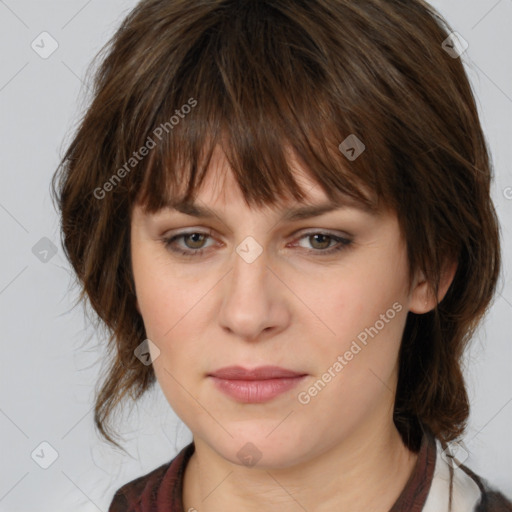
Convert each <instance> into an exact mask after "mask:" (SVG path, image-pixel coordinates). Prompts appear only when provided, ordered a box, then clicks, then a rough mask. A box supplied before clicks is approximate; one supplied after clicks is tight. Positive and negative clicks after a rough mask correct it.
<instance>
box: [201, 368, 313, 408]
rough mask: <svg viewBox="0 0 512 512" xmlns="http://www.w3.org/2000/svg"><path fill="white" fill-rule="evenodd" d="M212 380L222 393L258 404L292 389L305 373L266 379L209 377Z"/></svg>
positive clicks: (244, 401) (248, 402) (238, 399)
mask: <svg viewBox="0 0 512 512" xmlns="http://www.w3.org/2000/svg"><path fill="white" fill-rule="evenodd" d="M211 378H212V379H213V382H214V383H215V385H216V386H217V388H218V389H220V390H221V391H222V392H223V393H225V394H226V395H228V396H230V397H231V398H234V399H235V400H236V401H238V402H242V403H247V404H258V403H262V402H268V401H269V400H272V398H275V397H276V396H278V395H281V394H282V393H285V392H286V391H289V390H290V389H293V388H294V387H295V386H297V385H298V384H299V383H300V382H301V381H302V380H303V379H304V378H305V375H300V376H297V377H287V378H282V379H267V380H230V379H219V378H217V377H211Z"/></svg>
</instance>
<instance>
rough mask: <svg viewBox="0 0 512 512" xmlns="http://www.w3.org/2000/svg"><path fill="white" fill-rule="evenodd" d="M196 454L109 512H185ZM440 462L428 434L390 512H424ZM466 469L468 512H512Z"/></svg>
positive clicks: (183, 456) (131, 487) (137, 485)
mask: <svg viewBox="0 0 512 512" xmlns="http://www.w3.org/2000/svg"><path fill="white" fill-rule="evenodd" d="M194 450H195V446H194V443H193V442H192V443H190V444H189V445H187V446H185V448H183V449H182V450H181V451H180V452H179V453H178V455H177V456H176V457H175V458H174V459H173V460H171V462H168V463H166V464H163V465H162V466H160V467H159V468H157V469H155V470H153V471H151V472H150V473H148V474H147V475H145V476H141V477H139V478H137V479H135V480H132V481H131V482H128V483H127V484H125V485H124V486H123V487H121V488H120V489H119V490H118V491H117V492H116V494H115V495H114V498H113V500H112V503H111V504H110V507H109V509H108V512H185V510H184V508H183V498H182V496H183V475H184V473H185V468H186V466H187V463H188V461H189V459H190V457H191V456H192V454H193V453H194ZM436 458H437V452H436V441H435V438H434V436H433V435H432V434H431V433H429V432H425V433H424V434H423V437H422V441H421V446H420V450H419V452H418V459H417V461H416V465H415V467H414V470H413V472H412V474H411V476H410V478H409V480H408V482H407V484H406V485H405V487H404V489H403V491H402V493H401V494H400V496H399V497H398V499H397V500H396V502H395V504H394V505H393V506H392V507H391V509H390V511H389V512H420V511H421V510H422V509H423V506H424V505H425V501H426V500H427V497H428V494H429V491H430V488H431V484H432V480H433V477H434V469H435V465H436ZM461 467H462V466H461ZM462 469H463V470H464V472H465V473H466V474H467V475H469V476H470V477H471V478H472V479H473V480H474V482H475V483H476V485H477V486H478V488H479V489H480V496H479V499H478V501H477V503H476V505H475V506H474V507H472V508H471V509H468V512H512V503H511V502H510V501H508V500H507V499H506V498H505V496H503V494H501V493H499V492H497V491H494V490H491V489H490V488H489V487H488V486H487V484H486V483H485V481H483V480H482V479H480V478H479V477H478V476H477V475H475V474H474V473H473V472H471V471H470V470H469V469H467V468H465V467H462ZM439 512H444V511H439Z"/></svg>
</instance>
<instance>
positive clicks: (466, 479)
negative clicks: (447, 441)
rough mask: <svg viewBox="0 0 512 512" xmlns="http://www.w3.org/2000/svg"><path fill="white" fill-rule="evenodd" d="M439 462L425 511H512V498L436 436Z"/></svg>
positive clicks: (436, 465) (437, 461)
mask: <svg viewBox="0 0 512 512" xmlns="http://www.w3.org/2000/svg"><path fill="white" fill-rule="evenodd" d="M436 452H437V453H436V463H435V469H434V476H433V479H432V483H431V486H430V492H429V494H428V498H427V501H426V502H425V506H424V508H423V512H439V511H441V510H443V511H444V510H446V511H447V512H448V511H449V512H512V502H511V501H509V500H508V499H507V498H506V497H505V496H504V495H503V494H502V493H501V492H499V491H498V490H497V489H495V488H493V487H492V486H491V485H489V483H488V482H487V481H486V480H485V479H484V478H482V477H480V476H479V475H477V474H475V473H474V472H473V471H471V470H470V469H469V468H468V467H466V466H464V465H463V464H460V463H459V461H458V460H457V458H456V457H454V456H453V455H452V454H450V452H449V451H446V450H443V448H442V446H441V443H440V441H439V440H436Z"/></svg>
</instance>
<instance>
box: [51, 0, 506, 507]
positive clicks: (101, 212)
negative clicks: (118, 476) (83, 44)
mask: <svg viewBox="0 0 512 512" xmlns="http://www.w3.org/2000/svg"><path fill="white" fill-rule="evenodd" d="M462 48H463V47H462V43H461V41H460V39H459V38H458V37H457V35H456V34H452V33H451V31H450V29H449V28H448V26H447V24H446V23H445V22H444V21H443V20H442V18H441V17H440V16H439V15H438V14H437V13H436V12H435V11H434V10H433V9H432V8H431V7H430V6H428V5H427V4H425V3H423V2H421V1H419V0H414V1H407V2H402V1H391V0H388V1H384V0H365V1H362V2H351V1H349V0H309V1H307V2H305V1H299V0H296V1H292V0H259V1H254V0H211V1H207V2H205V1H200V0H186V1H185V0H165V1H164V0H145V1H142V2H141V3H140V4H139V5H138V6H137V7H136V8H135V9H134V11H133V12H132V13H130V15H129V16H128V17H127V18H126V19H125V21H124V22H123V24H122V26H121V27H120V29H119V30H118V32H117V33H116V34H115V36H114V37H113V39H112V41H111V43H110V45H109V46H108V47H107V48H106V54H105V55H104V58H103V61H102V64H101V67H100V69H99V71H98V74H97V77H96V82H95V92H94V98H93V101H92V103H91V105H90V107H89V109H88V111H87V113H86V115H85V117H84V119H83V121H82V123H81V126H80V127H79V130H78V132H77V134H76V136H75V138H74V140H73V142H72V143H71V145H70V147H69V149H68V151H67V153H66V155H65V157H64V159H63V161H62V163H61V166H60V169H59V171H58V173H57V175H56V178H55V183H54V186H55V191H56V192H55V193H56V195H57V196H58V201H59V208H60V209H61V213H62V229H63V239H64V245H65V248H66V252H67V255H68V257H69V259H70V261H71V263H72V265H73V267H74V269H75V271H76V273H77V276H78V278H79V279H80V282H81V284H82V287H83V288H82V289H83V293H82V297H83V298H87V299H88V300H90V302H91V304H92V306H93V307H94V309H95V310H96V312H97V313H98V316H99V318H101V320H102V321H103V322H104V323H105V325H106V326H108V328H109V329H110V332H111V338H110V347H111V350H112V361H111V366H110V370H109V374H108V376H107V378H106V379H105V381H104V382H103V385H102V388H101V389H100V392H99V393H98V396H97V402H96V409H95V419H96V424H97V427H98V428H99V430H100V432H101V433H102V434H103V435H104V436H105V438H106V439H108V440H109V441H111V442H112V443H114V444H117V443H116V441H115V440H114V438H115V437H116V435H115V431H114V429H112V428H111V427H110V425H109V420H110V419H111V417H112V414H113V412H114V410H115V408H116V407H117V406H118V404H119V403H120V402H121V400H122V399H123V398H125V397H126V395H130V396H132V397H133V398H135V399H136V398H138V397H140V396H141V395H142V394H143V393H144V392H145V391H147V390H148V389H150V387H151V386H152V385H153V384H154V382H155V381H157V382H158V384H159V385H160V387H161V389H162V391H163V393H164V395H165V396H166V398H167V400H168V402H169V404H170V406H171V407H172V409H173V410H174V411H175V412H176V414H177V415H178V416H179V417H180V418H181V419H182V420H183V421H184V423H185V424H186V425H187V426H188V427H189V428H190V430H191V431H192V434H193V442H192V443H191V444H190V445H188V446H186V447H185V448H183V450H182V451H181V452H180V453H179V454H178V455H177V457H176V458H174V459H173V460H172V461H170V462H169V463H168V464H165V465H163V466H161V467H159V468H157V469H155V470H154V471H152V472H150V473H149V474H147V475H144V476H142V477H140V478H138V479H136V480H134V481H132V482H129V483H127V484H126V485H125V486H123V487H122V488H121V489H120V490H118V492H117V493H116V494H115V496H114V497H113V500H112V503H111V506H110V511H111V512H116V511H150V510H151V511H154V510H158V511H182V510H188V511H193V510H198V511H219V510H222V511H223V512H230V511H234V510H247V511H249V510H265V511H272V510H280V511H283V510H286V511H288V510H289V511H292V510H300V509H302V510H309V511H313V510H314V511H316V512H323V511H332V510H345V511H361V510H365V511H367V510H373V511H383V512H384V511H394V512H397V511H405V510H418V511H419V510H424V511H428V512H430V511H432V512H433V511H435V512H441V511H448V510H451V511H456V512H458V511H473V510H475V511H476V510H478V511H483V510H485V511H491V510H492V511H498V510H499V511H501V510H512V504H511V503H510V502H509V501H508V500H507V499H506V497H505V496H504V495H503V494H501V493H500V492H499V491H497V490H495V489H493V488H492V487H491V486H489V485H488V484H487V482H486V481H485V480H484V479H482V478H480V477H479V476H477V475H475V474H474V473H473V472H471V471H470V470H469V469H468V468H466V467H465V466H464V465H463V462H464V460H463V458H464V457H463V449H462V447H461V448H460V450H459V451H458V453H457V454H454V453H453V446H455V447H458V446H459V445H457V444H454V445H453V446H452V447H450V446H448V444H447V443H450V442H455V441H457V440H458V439H460V438H461V436H462V434H463V432H464V428H465V424H466V421H467V418H468V413H469V403H468V396H467V393H466V388H465V384H464V380H463V375H462V371H461V365H460V362H461V357H462V355H463V352H464V349H465V348H466V346H467V343H468V341H469V340H470V338H471V335H472V334H473V332H474V330H475V329H476V327H477V325H478V324H479V322H480V320H481V319H482V318H483V315H484V314H485V312H486V310H487V308H488V306H489V304H490V302H491V300H492V298H493V294H494V292H495V287H496V282H497V279H498V276H499V271H500V244H499V228H498V223H497V218H496V214H495V211H494V207H493V205H492V202H491V199H490V196H489V187H490V179H491V169H490V163H489V156H488V152H487V148H486V144H485V139H484V135H483V133H482V129H481V125H480V122H479V119H478V114H477V109H476V106H475V101H474V98H473V94H472V92H471V88H470V85H469V83H468V79H467V76H466V74H465V71H464V68H463V65H462V63H461V62H460V59H459V56H460V52H461V50H462Z"/></svg>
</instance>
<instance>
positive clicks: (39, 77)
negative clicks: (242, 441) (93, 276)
mask: <svg viewBox="0 0 512 512" xmlns="http://www.w3.org/2000/svg"><path fill="white" fill-rule="evenodd" d="M135 4H136V2H135V0H89V1H86V0H65V1H64V0H60V1H58V0H37V1H36V0H5V1H2V0H0V43H1V66H0V115H1V123H0V144H1V146H0V147H1V151H0V173H1V185H0V230H1V240H2V244H1V250H0V264H1V265H0V311H1V336H2V356H3V357H2V358H1V367H0V376H1V382H2V385H1V395H0V432H1V438H0V442H1V444H2V451H1V453H2V455H1V459H0V460H1V470H0V471H1V472H0V511H2V512H29V511H37V512H64V511H70V510H73V511H75V512H84V511H98V510H99V511H104V512H106V511H107V508H108V505H109V503H110V500H111V498H112V495H113V493H114V491H115V490H116V489H117V488H119V487H120V486H121V485H122V484H123V483H125V482H127V481H128V480H131V479H133V478H135V477H137V476H141V475H142V474H145V473H147V472H148V471H150V470H152V469H154V468H156V467H157V466H158V465H160V464H163V463H164V462H167V461H169V460H170V459H171V458H172V457H174V455H175V454H176V453H177V451H179V450H180V449H181V448H182V447H183V446H184V445H185V444H186V443H188V442H190V440H191V434H190V432H189V431H188V429H187V428H186V427H185V426H184V425H183V424H182V423H181V421H179V420H178V419H177V418H176V417H175V415H174V414H173V412H172V411H171V410H170V407H169V406H168V404H167V402H166V401H165V399H164V398H163V395H162V393H161V392H160V390H159V388H155V391H154V392H153V393H152V394H151V395H148V396H147V397H146V398H145V399H144V400H142V401H141V403H140V404H138V405H136V406H135V407H134V408H133V409H132V410H131V411H129V410H127V413H126V418H125V419H124V420H123V422H122V424H121V430H122V432H123V434H124V435H125V436H126V439H127V442H126V445H125V446H126V448H127V450H128V452H129V454H130V455H129V456H126V455H125V454H123V453H121V452H118V451H116V450H114V449H112V448H111V447H110V446H109V445H108V444H106V443H105V442H103V441H102V440H101V439H100V438H99V436H98V434H97V433H96V431H95V429H94V426H93V416H92V407H93V391H94V386H95V383H96V381H97V377H98V375H99V372H100V369H101V360H102V355H103V349H102V346H103V342H104V339H103V338H102V337H101V336H100V335H99V334H97V333H94V332H93V331H92V329H91V327H90V322H88V321H87V318H86V317H85V316H84V314H83V311H82V309H81V308H75V309H72V305H73V301H74V299H75V297H76V293H77V292H76V289H74V288H73V287H72V286H71V285H72V282H73V281H72V277H71V274H70V268H69V265H68V263H67V262H66V260H65V258H64V256H63V252H62V248H61V247H60V243H59V221H58V217H57V214H56V212H55V211H54V209H53V205H52V202H51V200H50V196H49V183H50V179H51V177H52V175H53V172H54V170H55V168H56V166H57V164H58V162H59V159H60V157H61V156H62V152H63V149H64V147H65V142H66V141H69V139H70V136H71V134H72V132H73V129H74V128H75V126H76V123H77V120H78V118H79V115H80V113H81V112H82V111H83V108H84V106H85V105H84V100H83V99H84V97H86V96H87V90H86V85H84V75H85V71H86V68H87V66H88V64H89V63H90V61H91V59H92V58H93V56H94V55H95V54H96V52H97V51H98V50H99V49H100V48H101V47H102V46H103V44H104V43H105V42H106V41H107V40H108V39H109V37H110V36H111V35H112V34H113V32H114V30H115V29H116V28H117V26H118V25H119V23H120V22H121V20H122V19H123V18H124V16H125V15H126V14H127V13H128V12H129V11H130V10H131V9H132V8H133V6H134V5H135ZM433 4H434V5H435V7H437V8H438V9H440V11H441V13H442V14H443V15H444V16H445V17H446V18H447V20H448V21H449V23H450V24H451V26H452V27H453V29H454V30H455V31H457V32H459V33H460V34H461V35H462V36H463V37H464V39H465V40H466V41H467V42H468V43H469V47H468V49H467V51H466V52H465V53H464V54H463V55H462V59H463V61H464V63H465V65H466V69H467V70H468V74H469V76H470V79H471V81H472V84H473V87H474V90H475V93H476V96H477V99H478V105H479V109H480V112H481V117H482V122H483V127H484V130H485V132H486V136H487V140H488V143H489V147H490V149H491V152H492V157H493V161H494V166H495V181H494V184H493V199H494V201H495V205H496V208H497V211H498V214H499V217H500V221H501V228H502V237H503V259H504V270H503V274H502V280H501V281H500V286H499V293H498V295H497V296H496V301H495V303H494V304H493V306H492V308H491V310H490V312H489V314H488V316H487V317H486V319H485V322H484V323H483V324H482V326H481V328H480V330H479V332H478V335H477V336H476V337H475V339H474V342H473V345H472V347H471V350H470V351H469V352H468V354H467V371H466V375H467V379H468V387H469V393H470V397H471V403H472V411H471V418H470V422H469V428H468V431H467V435H466V437H465V439H464V442H465V444H466V447H467V448H468V451H469V458H468V460H467V461H466V465H468V466H469V467H470V468H471V469H473V470H474V471H475V472H477V473H478V474H480V475H482V476H484V477H485V478H486V479H488V480H489V481H490V482H491V483H492V484H493V485H494V486H496V487H498V488H499V489H501V490H502V492H504V493H505V494H507V495H508V496H509V497H511V498H512V469H511V468H512V437H511V434H512V372H511V367H512V343H511V333H510V328H511V326H512V322H511V317H512V282H511V280H510V270H511V262H512V234H511V229H510V226H511V221H512V173H511V167H510V162H511V161H512V144H511V140H512V139H511V136H512V129H511V118H512V58H511V49H512V32H511V31H510V26H511V24H512V1H511V0H501V1H496V0H444V1H441V0H436V1H435V2H433ZM42 32H47V33H48V34H49V35H43V36H40V34H41V33H42ZM42 37H43V38H45V39H44V40H45V44H44V45H43V44H41V43H40V42H39V43H37V42H38V41H40V40H41V38H42ZM33 41H35V43H34V46H35V45H36V44H39V47H37V46H36V48H37V51H36V49H33ZM56 44H58V47H57V49H56V50H55V51H54V52H53V53H52V54H51V55H50V56H49V57H47V58H43V57H42V56H41V53H43V54H44V51H48V52H49V51H50V50H52V45H54V46H55V45H56ZM43 46H44V48H42V47H43ZM41 443H47V444H41ZM54 459H55V460H54ZM50 463H51V465H49V464H50ZM44 465H49V467H48V468H47V469H44V468H43V467H42V466H44Z"/></svg>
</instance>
